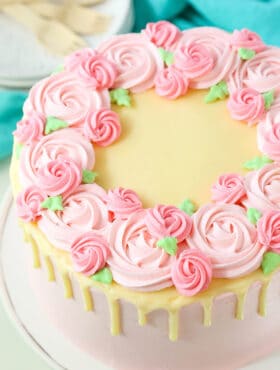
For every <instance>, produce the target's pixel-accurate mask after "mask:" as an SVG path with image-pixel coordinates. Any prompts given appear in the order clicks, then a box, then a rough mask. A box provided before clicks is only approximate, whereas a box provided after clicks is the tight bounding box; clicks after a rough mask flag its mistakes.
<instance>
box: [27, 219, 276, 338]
mask: <svg viewBox="0 0 280 370" xmlns="http://www.w3.org/2000/svg"><path fill="white" fill-rule="evenodd" d="M22 226H23V227H24V230H25V232H26V233H27V234H28V235H30V236H32V237H29V241H32V243H33V244H36V245H37V246H38V248H37V250H38V251H40V253H42V254H43V256H49V255H51V256H52V259H49V263H47V264H46V267H47V269H50V270H51V271H53V269H54V267H53V266H51V264H52V262H51V261H55V262H54V263H55V265H56V267H57V269H58V271H60V274H61V276H62V279H63V282H64V289H65V297H67V298H72V297H73V290H72V282H71V279H70V278H69V276H68V273H71V277H72V279H77V281H78V282H79V285H80V289H81V291H82V294H83V297H84V302H85V310H86V311H89V310H92V309H93V299H92V292H91V291H90V287H94V288H97V289H100V290H101V291H103V293H104V294H105V295H106V297H107V301H108V305H109V310H110V317H111V333H112V335H118V334H119V333H120V332H121V320H120V317H121V313H120V305H119V300H120V299H122V300H125V301H127V302H129V303H131V304H133V305H134V306H135V309H136V310H137V312H138V323H139V325H140V326H144V325H145V324H146V323H147V314H148V313H149V312H152V311H155V310H159V309H164V310H166V311H167V312H168V317H169V319H168V320H169V338H170V340H172V341H176V340H177V338H178V335H179V327H180V322H179V311H180V309H181V308H182V307H185V306H188V305H190V304H192V303H196V302H199V303H200V304H201V305H202V308H203V324H204V325H205V326H211V324H212V305H213V300H214V299H215V298H216V297H217V296H219V295H222V294H224V293H233V294H235V295H236V298H237V302H236V313H235V317H236V319H239V320H243V318H244V304H245V300H246V295H247V292H248V290H249V288H250V287H251V285H252V284H254V283H255V282H260V284H261V289H260V293H259V304H258V313H259V314H260V315H261V316H264V315H265V311H266V310H265V306H266V292H267V289H268V286H269V283H270V281H271V280H272V277H273V275H274V274H271V275H268V276H265V275H264V274H263V272H262V271H261V270H260V269H258V270H257V271H254V272H253V273H251V274H250V275H248V276H245V277H243V278H239V279H232V280H227V279H214V280H213V281H212V283H211V285H210V287H209V288H208V290H207V291H205V292H202V293H200V294H198V295H196V296H194V297H185V296H181V295H178V293H177V291H176V290H175V288H168V289H164V290H162V291H158V292H153V293H141V292H135V291H132V290H129V289H126V288H124V287H122V286H120V285H118V284H116V283H112V284H111V285H106V284H102V283H99V282H96V281H94V280H91V279H90V280H89V279H88V278H87V277H86V276H84V275H82V274H79V273H76V272H73V271H72V265H71V261H70V258H69V255H68V254H67V253H64V252H62V251H59V250H57V249H56V248H54V247H53V246H52V245H51V244H50V243H49V242H48V241H47V240H46V238H45V237H44V235H43V234H42V232H41V231H40V230H39V229H38V228H37V226H36V225H34V224H32V223H29V224H23V225H22ZM33 244H32V249H33V248H34V247H33ZM33 256H34V257H35V260H36V261H37V255H34V254H33ZM51 271H49V272H48V275H50V274H51ZM67 271H68V272H67ZM124 319H125V318H124Z"/></svg>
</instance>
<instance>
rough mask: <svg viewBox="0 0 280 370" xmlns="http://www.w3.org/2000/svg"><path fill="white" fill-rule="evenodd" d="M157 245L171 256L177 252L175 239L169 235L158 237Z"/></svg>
mask: <svg viewBox="0 0 280 370" xmlns="http://www.w3.org/2000/svg"><path fill="white" fill-rule="evenodd" d="M157 247H159V248H162V249H163V250H165V252H166V253H168V254H170V255H171V256H175V254H176V253H177V249H178V246H177V239H176V238H173V237H171V236H167V237H166V238H163V239H160V240H159V241H158V242H157Z"/></svg>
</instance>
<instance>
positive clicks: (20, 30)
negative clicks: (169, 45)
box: [0, 0, 133, 88]
mask: <svg viewBox="0 0 280 370" xmlns="http://www.w3.org/2000/svg"><path fill="white" fill-rule="evenodd" d="M94 10H96V11H100V12H101V13H103V14H106V15H108V16H110V17H111V22H110V25H109V28H108V30H107V32H106V33H103V34H99V35H94V36H89V37H86V41H87V42H88V44H89V46H91V47H95V46H96V45H98V44H99V43H100V42H101V41H103V40H104V39H107V38H108V37H109V36H111V35H114V34H118V33H126V32H129V31H130V30H131V29H132V26H133V7H132V0H106V1H104V2H103V3H101V4H98V5H96V6H95V7H94ZM0 29H1V32H0V86H3V87H15V88H29V87H30V86H32V85H33V84H34V83H35V82H36V81H38V80H40V79H42V78H43V77H45V76H47V75H49V74H50V73H51V72H52V71H53V70H54V69H55V68H56V67H57V66H58V65H59V64H61V62H62V58H59V57H55V56H53V55H51V54H50V53H49V52H48V50H46V49H45V48H44V47H43V46H41V45H40V44H39V43H38V41H37V40H36V38H35V36H34V35H33V34H32V33H31V32H30V31H29V30H28V29H27V28H25V27H24V26H21V25H20V24H18V23H16V22H15V21H13V20H12V19H10V18H9V17H8V16H6V15H4V14H1V13H0Z"/></svg>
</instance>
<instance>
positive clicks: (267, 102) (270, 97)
mask: <svg viewBox="0 0 280 370" xmlns="http://www.w3.org/2000/svg"><path fill="white" fill-rule="evenodd" d="M262 96H263V98H264V106H265V109H266V110H267V109H269V108H270V107H271V105H272V103H273V101H274V91H273V90H270V91H267V92H265V93H263V94H262Z"/></svg>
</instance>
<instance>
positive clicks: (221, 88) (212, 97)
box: [204, 81, 228, 103]
mask: <svg viewBox="0 0 280 370" xmlns="http://www.w3.org/2000/svg"><path fill="white" fill-rule="evenodd" d="M227 96H228V87H227V84H226V82H225V81H221V82H219V83H218V84H216V85H214V86H211V87H210V91H209V93H208V94H207V95H206V96H205V99H204V100H205V103H212V102H214V101H216V100H222V99H225V98H226V97H227Z"/></svg>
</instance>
